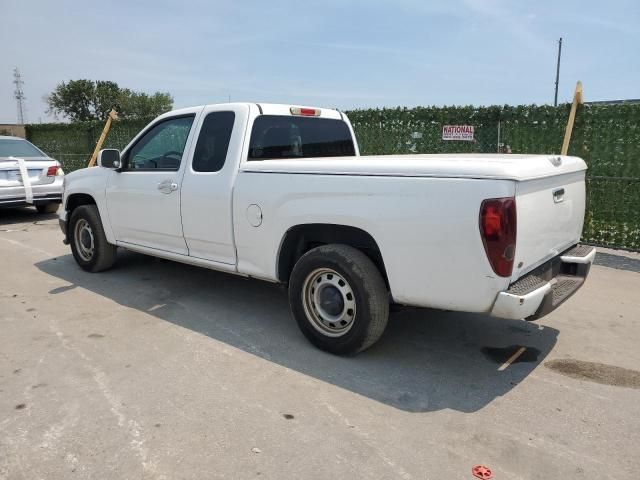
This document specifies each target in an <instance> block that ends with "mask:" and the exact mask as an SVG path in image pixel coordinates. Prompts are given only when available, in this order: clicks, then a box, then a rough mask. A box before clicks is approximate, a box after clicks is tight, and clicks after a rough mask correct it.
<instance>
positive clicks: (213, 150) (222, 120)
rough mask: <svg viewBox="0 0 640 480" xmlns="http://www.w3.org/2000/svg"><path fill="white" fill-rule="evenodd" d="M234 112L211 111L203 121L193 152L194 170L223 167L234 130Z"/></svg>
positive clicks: (215, 169)
mask: <svg viewBox="0 0 640 480" xmlns="http://www.w3.org/2000/svg"><path fill="white" fill-rule="evenodd" d="M235 117H236V114H235V113H234V112H211V113H209V114H208V115H207V116H206V117H205V119H204V121H203V122H202V128H201V129H200V135H199V136H198V143H197V144H196V150H195V152H194V154H193V170H194V171H196V172H217V171H219V170H221V169H222V167H223V166H224V162H225V160H226V158H227V151H228V150H229V140H230V139H231V132H232V131H233V122H234V120H235Z"/></svg>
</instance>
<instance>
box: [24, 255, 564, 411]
mask: <svg viewBox="0 0 640 480" xmlns="http://www.w3.org/2000/svg"><path fill="white" fill-rule="evenodd" d="M118 259H119V260H118V264H117V265H116V267H115V268H114V269H112V270H110V271H108V272H103V273H101V274H89V273H86V272H84V271H82V270H80V268H79V267H78V266H77V265H76V264H75V262H74V260H73V258H72V256H71V255H65V256H63V257H58V258H57V259H50V260H45V261H43V262H40V263H38V264H37V265H36V266H37V267H38V268H39V269H41V270H42V271H43V272H45V273H47V274H49V275H53V276H55V277H58V278H61V279H63V280H65V281H66V282H69V283H70V284H72V285H70V286H68V287H61V288H57V289H53V290H52V291H51V292H49V293H50V294H52V295H55V294H60V293H63V292H64V291H66V290H68V289H69V288H73V287H74V286H78V287H81V288H85V289H88V290H90V291H92V292H94V293H97V294H98V295H102V296H104V297H107V298H109V299H112V300H114V301H115V302H117V303H119V304H121V305H124V306H126V307H129V308H135V309H137V310H140V311H143V312H147V313H148V314H149V315H153V316H155V317H157V318H159V319H161V320H164V321H168V322H171V323H173V324H176V325H179V326H181V327H183V328H188V329H190V330H192V331H195V332H198V333H200V334H203V335H207V336H209V337H211V338H214V339H216V340H219V341H222V342H225V343H227V344H229V345H231V346H233V347H236V348H239V349H242V350H244V351H246V352H249V353H251V354H253V355H256V356H257V357H260V358H262V359H264V360H267V361H270V362H274V363H276V364H279V365H282V366H284V367H286V368H290V369H292V370H295V371H298V372H300V373H303V374H305V375H309V376H311V377H314V378H317V379H319V380H322V381H324V382H328V383H331V384H333V385H336V386H338V387H341V388H344V389H346V390H349V391H352V392H354V393H357V394H359V395H363V396H365V397H368V398H370V399H373V400H376V401H378V402H382V403H384V404H387V405H390V406H393V407H396V408H398V409H401V410H404V411H408V412H426V411H435V410H441V409H445V408H450V409H453V410H458V411H462V412H473V411H476V410H479V409H481V408H483V407H484V406H486V405H487V404H488V403H490V402H491V401H492V400H493V399H495V398H497V397H500V396H502V395H504V394H506V393H507V392H509V391H510V390H511V389H512V388H514V387H515V386H517V385H518V383H520V382H522V381H523V380H524V379H525V378H526V377H527V376H528V375H529V374H530V373H531V372H532V371H533V370H534V369H535V368H536V366H537V365H539V364H540V363H541V361H542V360H543V359H544V358H545V357H546V356H547V354H548V353H549V352H550V350H551V349H552V348H553V346H554V345H555V343H556V339H557V335H558V331H557V330H555V329H553V328H550V327H544V328H542V327H539V326H538V325H537V324H532V323H526V322H523V321H509V320H500V319H495V318H491V317H488V316H486V315H474V314H461V313H455V312H440V311H432V310H422V309H401V310H399V311H396V312H393V313H392V315H391V318H390V323H389V327H388V329H387V331H386V333H385V335H384V336H383V337H382V339H381V340H380V341H379V342H378V343H377V344H376V345H374V346H373V347H372V348H371V349H369V350H367V351H365V352H363V353H361V354H359V355H357V356H355V357H350V358H345V357H337V356H333V355H329V354H326V353H324V352H321V351H319V350H317V349H315V348H314V347H312V346H311V345H310V344H309V343H308V342H307V341H306V339H305V338H304V337H303V336H302V334H301V333H300V331H299V330H298V328H297V325H296V324H295V321H294V320H293V318H292V316H291V314H290V312H289V307H288V301H287V295H286V292H285V291H284V289H283V288H281V287H279V286H277V285H273V284H269V283H265V282H260V281H257V280H247V279H243V278H241V277H237V276H233V275H228V274H224V273H218V272H214V271H210V270H206V269H202V268H197V267H191V266H188V265H183V264H179V263H174V262H169V261H161V260H158V259H154V258H151V257H147V256H144V255H138V254H135V253H131V252H124V251H119V252H118ZM519 346H525V347H527V350H526V352H525V354H523V355H522V356H521V357H520V362H517V363H514V364H512V365H511V366H509V367H508V368H506V369H505V370H503V371H499V370H498V368H499V367H500V365H501V364H502V363H503V362H504V361H505V360H506V359H507V358H508V357H509V356H511V354H512V353H513V352H514V351H515V350H516V349H518V348H519ZM248 380H249V379H248Z"/></svg>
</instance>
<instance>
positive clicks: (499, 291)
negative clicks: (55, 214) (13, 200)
mask: <svg viewBox="0 0 640 480" xmlns="http://www.w3.org/2000/svg"><path fill="white" fill-rule="evenodd" d="M98 165H99V168H86V169H83V170H78V171H75V172H73V173H71V174H70V175H67V176H66V177H65V189H64V196H63V205H64V206H63V208H62V209H61V211H60V226H61V228H62V231H63V233H64V235H65V242H68V243H70V244H71V249H72V252H73V256H74V257H75V259H76V261H77V263H78V264H79V265H80V266H81V267H82V268H83V269H85V270H87V271H90V272H98V271H101V270H105V269H107V268H109V267H111V266H112V265H113V264H114V261H115V258H116V248H117V247H121V248H126V249H128V250H133V251H136V252H141V253H145V254H149V255H155V256H158V257H163V258H166V259H170V260H176V261H179V262H185V263H189V264H192V265H198V266H202V267H205V268H211V269H215V270H221V271H225V272H229V273H233V274H237V275H244V276H248V277H254V278H259V279H263V280H267V281H271V282H281V283H283V284H286V285H288V289H289V299H290V304H291V309H292V312H293V315H294V317H295V319H296V321H297V323H298V325H299V327H300V328H301V330H302V332H303V333H304V334H305V336H306V337H307V338H308V339H309V340H310V341H311V342H312V343H313V344H314V345H316V346H317V347H319V348H322V349H324V350H327V351H330V352H333V353H337V354H348V353H356V352H359V351H361V350H364V349H365V348H367V347H369V346H371V345H372V344H373V343H374V342H375V341H376V340H377V339H378V338H379V337H380V335H381V334H382V332H383V331H384V329H385V326H386V324H387V319H388V315H389V304H390V302H394V303H397V304H403V305H412V306H419V307H431V308H436V309H446V310H458V311H465V312H484V313H487V314H490V315H493V316H497V317H503V318H510V319H528V320H532V319H536V318H539V317H541V316H542V315H545V314H546V313H548V312H549V311H551V310H553V309H554V308H556V307H557V306H558V305H560V303H562V302H563V301H564V300H566V299H567V298H568V297H569V296H570V295H571V294H572V293H574V292H575V291H576V290H577V289H578V288H579V287H580V286H581V285H582V283H583V282H584V280H585V278H586V276H587V274H588V272H589V267H590V266H591V263H592V262H593V259H594V256H595V250H594V249H593V247H589V246H582V245H579V244H578V242H579V240H580V233H581V231H582V224H583V217H584V210H585V172H586V165H585V163H584V162H583V161H582V160H581V159H579V158H576V157H567V156H557V155H470V154H458V155H389V156H360V155H359V151H358V146H357V143H356V141H355V138H354V134H353V129H352V127H351V124H350V122H349V120H348V119H347V117H346V116H345V115H344V114H342V113H341V112H339V111H336V110H330V109H321V108H309V107H295V106H294V107H292V106H288V105H273V104H254V103H231V104H222V105H207V106H200V107H194V108H186V109H182V110H176V111H173V112H170V113H166V114H164V115H162V116H160V117H158V118H157V119H155V120H154V121H153V122H151V123H150V124H149V125H148V126H147V127H146V128H145V129H144V130H143V131H142V132H140V133H139V134H138V135H137V136H136V137H135V138H134V139H133V140H132V141H131V143H129V145H127V147H126V148H125V149H124V150H123V151H122V153H120V152H119V151H117V150H103V151H101V152H100V155H99V157H98Z"/></svg>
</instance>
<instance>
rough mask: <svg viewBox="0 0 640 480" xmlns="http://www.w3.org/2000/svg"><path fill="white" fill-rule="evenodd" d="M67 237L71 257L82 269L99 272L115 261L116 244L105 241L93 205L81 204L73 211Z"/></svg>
mask: <svg viewBox="0 0 640 480" xmlns="http://www.w3.org/2000/svg"><path fill="white" fill-rule="evenodd" d="M69 237H70V238H69V243H70V244H71V251H72V253H73V258H75V260H76V262H77V263H78V265H80V267H82V269H83V270H86V271H88V272H101V271H102V270H107V269H108V268H111V266H113V264H114V262H115V261H116V246H115V245H111V244H110V243H109V242H107V237H106V235H105V234H104V229H103V228H102V221H101V220H100V214H99V213H98V208H97V207H96V206H95V205H82V206H80V207H78V208H76V209H75V210H74V211H73V213H72V214H71V220H70V222H69Z"/></svg>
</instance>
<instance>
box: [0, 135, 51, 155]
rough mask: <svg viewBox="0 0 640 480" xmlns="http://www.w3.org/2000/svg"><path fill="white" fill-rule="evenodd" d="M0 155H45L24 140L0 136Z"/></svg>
mask: <svg viewBox="0 0 640 480" xmlns="http://www.w3.org/2000/svg"><path fill="white" fill-rule="evenodd" d="M0 157H46V155H45V154H44V153H42V152H41V151H40V150H38V149H37V148H36V147H35V146H33V145H31V144H30V143H29V142H27V141H26V140H13V139H8V138H0Z"/></svg>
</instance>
